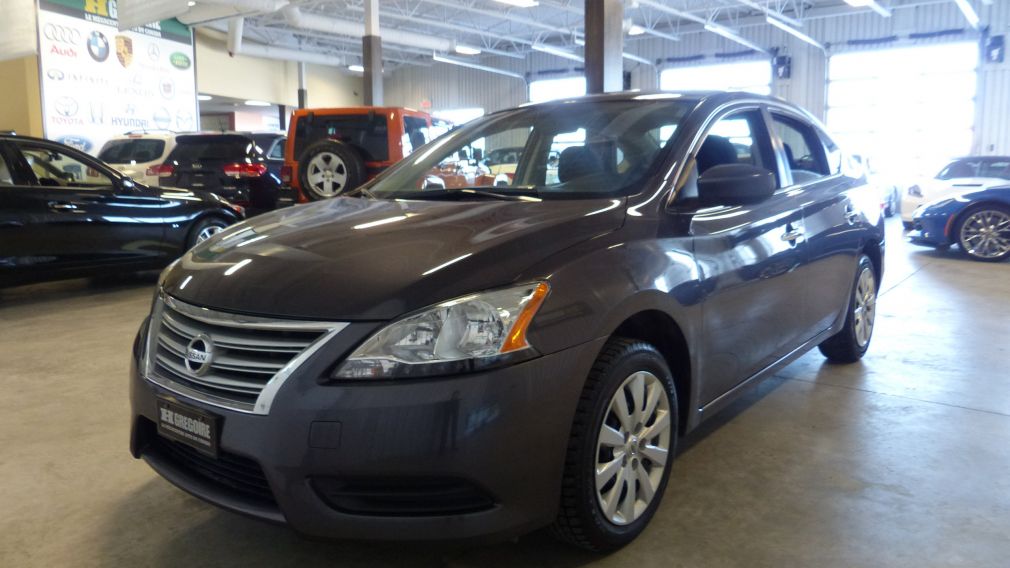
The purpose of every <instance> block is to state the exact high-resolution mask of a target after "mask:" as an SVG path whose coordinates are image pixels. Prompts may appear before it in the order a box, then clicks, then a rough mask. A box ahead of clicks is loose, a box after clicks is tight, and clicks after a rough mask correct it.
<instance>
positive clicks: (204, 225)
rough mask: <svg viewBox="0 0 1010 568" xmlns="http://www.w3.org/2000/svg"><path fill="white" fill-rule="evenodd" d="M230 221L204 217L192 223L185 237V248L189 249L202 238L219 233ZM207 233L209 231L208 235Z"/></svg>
mask: <svg viewBox="0 0 1010 568" xmlns="http://www.w3.org/2000/svg"><path fill="white" fill-rule="evenodd" d="M229 224H230V223H228V222H227V221H225V220H224V219H222V218H220V217H204V218H202V219H199V220H197V222H196V223H195V224H193V228H191V229H190V230H189V235H188V236H187V237H186V250H189V249H191V248H193V247H195V246H196V245H198V244H200V243H201V242H203V240H204V238H206V237H208V236H212V235H213V234H216V233H219V232H221V231H223V230H225V228H227V227H228V225H229ZM207 233H210V235H208V234H207Z"/></svg>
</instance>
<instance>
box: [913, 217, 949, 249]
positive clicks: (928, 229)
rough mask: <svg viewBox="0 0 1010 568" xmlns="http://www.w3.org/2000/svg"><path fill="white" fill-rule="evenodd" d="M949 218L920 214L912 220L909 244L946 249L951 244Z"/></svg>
mask: <svg viewBox="0 0 1010 568" xmlns="http://www.w3.org/2000/svg"><path fill="white" fill-rule="evenodd" d="M949 225H950V216H948V215H923V214H921V213H919V214H917V215H915V216H914V217H913V218H912V228H911V230H910V231H909V232H908V234H907V237H908V240H909V242H912V243H914V244H917V245H924V246H931V247H946V246H950V245H951V244H953V243H952V241H951V239H950V235H948V231H949V230H950V226H949Z"/></svg>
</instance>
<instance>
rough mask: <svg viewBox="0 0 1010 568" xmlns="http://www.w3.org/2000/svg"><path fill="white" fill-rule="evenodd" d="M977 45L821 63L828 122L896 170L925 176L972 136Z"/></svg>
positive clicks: (849, 144)
mask: <svg viewBox="0 0 1010 568" xmlns="http://www.w3.org/2000/svg"><path fill="white" fill-rule="evenodd" d="M978 61H979V53H978V45H977V44H976V43H974V42H965V43H947V44H940V45H929V46H917V47H902V48H894V49H886V50H875V51H860V52H854V53H842V54H838V55H834V56H832V57H831V59H830V60H829V61H828V112H827V119H828V121H827V122H828V126H829V127H830V128H831V130H832V132H833V133H835V135H836V136H837V137H838V140H839V142H841V143H842V144H843V145H844V146H845V147H846V149H847V150H848V151H850V152H853V153H856V154H860V155H864V156H867V157H869V158H870V159H871V160H872V161H873V162H874V163H875V164H876V165H877V167H879V168H881V169H883V170H885V171H888V172H893V173H896V174H909V175H920V174H932V173H933V172H936V171H938V170H939V169H940V168H941V167H942V166H943V164H944V163H945V162H946V161H948V160H949V159H950V158H953V157H955V156H960V155H965V154H969V153H970V152H971V150H972V141H973V139H974V131H973V125H974V121H975V91H976V85H977V79H976V70H977V68H978Z"/></svg>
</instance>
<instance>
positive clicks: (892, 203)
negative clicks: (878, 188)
mask: <svg viewBox="0 0 1010 568" xmlns="http://www.w3.org/2000/svg"><path fill="white" fill-rule="evenodd" d="M897 209H898V192H897V190H896V189H893V188H892V189H891V192H890V193H889V194H888V196H887V205H885V206H884V217H885V218H888V219H890V218H891V217H894V212H895V211H896V210H897Z"/></svg>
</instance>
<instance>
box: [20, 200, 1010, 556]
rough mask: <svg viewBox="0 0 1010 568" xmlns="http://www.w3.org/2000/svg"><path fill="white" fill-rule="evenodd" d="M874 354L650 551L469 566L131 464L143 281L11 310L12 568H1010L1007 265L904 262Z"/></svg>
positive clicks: (452, 550) (923, 254)
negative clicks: (237, 507) (131, 393)
mask: <svg viewBox="0 0 1010 568" xmlns="http://www.w3.org/2000/svg"><path fill="white" fill-rule="evenodd" d="M899 229H900V223H897V222H896V220H892V224H891V230H892V231H894V232H892V234H891V239H890V241H889V243H890V244H889V245H888V246H889V251H888V256H887V274H886V277H885V281H884V286H883V290H882V297H881V300H880V304H879V306H880V311H879V316H880V317H879V318H878V327H877V330H876V336H875V337H874V344H873V345H872V346H871V350H870V353H869V354H868V356H867V358H866V359H865V360H864V361H863V362H862V363H861V364H856V365H852V366H831V365H827V364H825V363H824V359H823V358H822V357H821V356H820V354H818V353H816V352H815V353H812V354H809V355H807V356H805V357H804V358H802V359H801V360H800V361H798V362H796V363H794V364H793V365H792V366H790V367H788V368H786V369H785V370H784V371H783V372H782V373H781V374H780V375H779V376H778V377H777V378H775V379H772V380H770V381H768V382H766V383H765V384H764V385H762V386H761V387H760V388H759V389H758V390H757V391H756V392H754V393H753V395H751V396H748V397H746V398H745V400H742V401H740V402H739V403H738V404H736V405H735V406H734V407H733V408H731V409H729V410H728V411H727V412H725V413H723V414H722V415H720V416H719V417H718V418H717V419H715V420H714V421H713V422H712V423H710V424H708V425H706V426H705V427H703V428H702V430H701V431H700V432H697V433H696V434H695V435H692V436H691V438H690V439H688V440H687V441H686V442H685V443H684V445H683V446H682V454H681V456H680V458H679V459H678V461H676V462H675V464H674V469H673V477H672V479H671V483H670V488H669V489H668V491H667V494H666V497H665V500H664V501H663V504H662V507H661V508H660V510H659V512H658V514H657V516H656V518H655V519H654V521H653V523H652V524H651V526H650V527H649V528H648V529H647V530H646V532H645V533H644V535H643V536H642V538H640V539H639V540H637V541H636V542H635V543H633V544H632V545H630V546H629V547H627V548H626V549H624V550H621V551H620V552H617V553H615V554H613V555H611V556H609V557H604V558H598V557H593V556H591V555H587V554H583V553H580V552H578V551H575V550H573V549H570V548H567V547H565V546H562V545H559V544H556V543H554V542H553V541H552V540H550V539H549V538H548V537H546V536H543V535H541V534H535V535H531V536H528V537H525V538H523V539H520V540H519V541H518V542H516V543H505V544H500V545H496V546H492V547H486V548H471V549H462V548H458V547H444V546H441V547H440V546H430V545H426V546H419V545H395V546H390V545H386V544H361V543H325V542H310V541H306V540H303V539H301V538H299V537H298V536H296V535H294V534H293V533H291V532H290V531H289V530H287V529H285V528H282V527H274V526H269V525H265V524H261V523H259V522H256V521H252V520H247V519H245V518H241V517H238V516H236V515H232V514H229V513H225V512H221V511H219V510H217V509H215V508H214V507H211V506H209V505H205V504H203V503H202V502H200V501H197V500H196V499H194V498H191V497H189V496H187V495H185V494H184V493H182V492H181V491H179V490H177V489H175V488H173V487H172V486H170V485H169V484H168V483H167V482H165V481H163V480H162V479H160V478H158V477H157V476H156V475H155V474H154V473H153V472H152V471H151V470H150V469H149V468H148V467H147V466H146V465H145V464H144V463H143V462H140V461H136V460H133V459H131V458H130V456H129V454H128V452H127V438H128V431H129V429H128V413H129V410H128V407H127V395H126V384H127V383H126V374H127V366H128V359H129V352H130V344H131V341H132V339H133V334H134V332H135V330H136V327H137V325H138V324H139V322H140V320H141V319H142V318H143V317H144V314H145V311H146V310H147V308H148V304H149V302H150V298H151V286H152V279H151V278H150V277H148V278H135V279H129V280H127V281H118V282H114V283H108V282H104V283H96V282H86V281H73V282H66V283H58V284H46V285H39V286H31V287H23V288H18V289H11V290H6V291H0V361H2V370H3V373H2V378H3V386H2V389H3V390H2V396H0V448H2V451H0V566H10V567H15V566H17V567H22V566H102V565H109V566H173V567H174V566H205V565H206V566H250V565H272V566H279V565H291V566H295V565H297V566H317V565H318V566H323V565H326V566H384V565H396V566H413V565H421V566H435V565H451V566H481V567H482V568H489V567H491V566H519V565H529V566H582V565H590V564H593V565H599V566H630V565H636V566H643V565H665V566H670V565H684V566H882V565H887V566H1005V565H1006V562H1007V560H1006V559H1007V557H1008V556H1010V540H1008V538H1007V534H1008V527H1010V476H1008V475H1007V472H1008V471H1010V372H1008V367H1010V365H1008V362H1010V325H1008V323H1007V322H1010V301H1008V298H1010V263H1003V264H1000V265H988V264H979V263H973V262H969V261H966V260H963V259H962V258H960V257H959V256H958V255H957V254H956V253H938V252H934V251H931V250H928V249H920V248H917V247H912V246H909V245H906V244H905V243H903V242H901V239H900V231H899Z"/></svg>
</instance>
